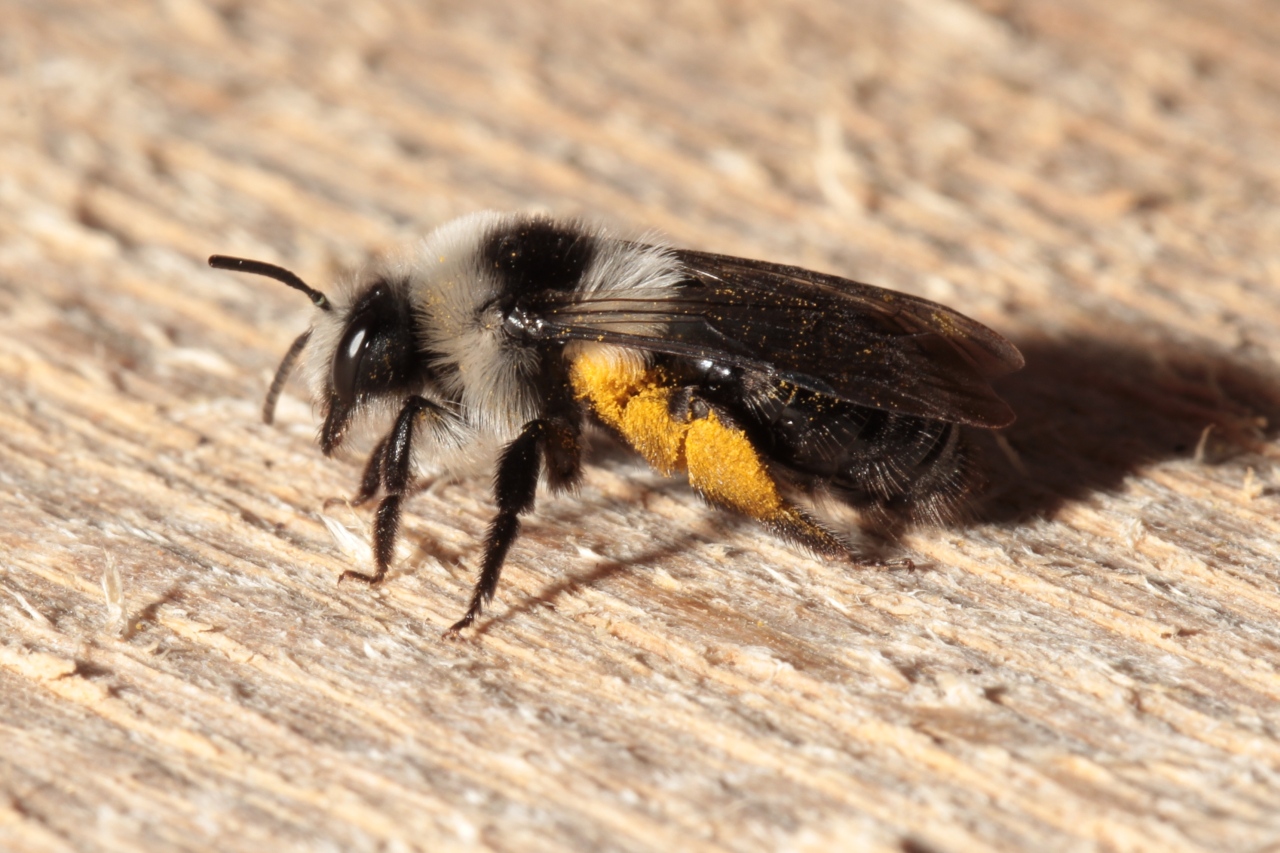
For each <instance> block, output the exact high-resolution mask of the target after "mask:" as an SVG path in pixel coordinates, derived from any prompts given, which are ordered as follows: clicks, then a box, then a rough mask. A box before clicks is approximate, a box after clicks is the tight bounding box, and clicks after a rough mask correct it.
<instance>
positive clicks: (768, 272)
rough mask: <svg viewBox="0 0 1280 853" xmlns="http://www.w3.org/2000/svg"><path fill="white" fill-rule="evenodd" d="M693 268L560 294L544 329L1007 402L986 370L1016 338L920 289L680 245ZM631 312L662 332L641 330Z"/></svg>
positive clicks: (971, 402) (994, 422) (969, 417)
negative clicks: (632, 294)
mask: <svg viewBox="0 0 1280 853" xmlns="http://www.w3.org/2000/svg"><path fill="white" fill-rule="evenodd" d="M674 254H675V256H676V257H677V258H678V259H679V260H680V262H681V263H682V264H683V265H684V266H685V268H686V270H687V274H688V279H687V280H686V281H685V282H684V283H683V284H682V285H681V287H680V289H679V290H678V291H676V292H675V293H674V294H673V295H672V296H670V297H668V298H664V299H662V300H625V299H619V298H616V297H609V298H601V299H586V300H583V299H581V298H578V299H574V300H569V299H564V300H563V301H561V302H558V303H547V304H544V305H541V306H539V307H538V308H537V312H538V315H539V320H540V327H541V329H542V333H543V334H545V335H546V336H548V337H557V338H561V339H579V340H596V341H602V342H608V343H619V344H624V345H628V346H635V347H639V348H641V349H647V350H650V351H653V352H665V353H671V354H674V355H684V356H689V357H693V358H707V359H712V360H715V361H718V362H721V363H724V364H730V365H736V366H740V367H745V368H748V369H752V370H760V371H764V372H766V373H769V374H772V375H775V376H776V377H777V378H779V379H782V380H784V381H788V382H792V383H794V384H796V385H799V386H801V387H803V388H808V389H810V390H813V391H817V392H819V393H823V394H829V395H831V396H835V397H839V398H841V399H844V400H847V401H849V402H851V403H855V404H858V405H862V406H869V407H872V408H877V409H883V410H886V411H891V412H898V413H902V414H909V415H916V416H919V417H926V418H935V419H937V420H944V421H954V422H957V423H965V424H972V425H974V426H982V427H1001V426H1006V425H1007V424H1009V423H1011V422H1012V421H1013V417H1014V416H1013V412H1012V410H1010V409H1009V407H1008V405H1006V404H1005V403H1004V401H1003V400H1001V399H1000V398H999V397H997V396H996V395H995V392H994V391H992V390H991V387H990V385H989V380H990V379H992V378H994V377H997V376H1001V375H1003V374H1005V373H1009V372H1011V371H1014V370H1017V369H1018V368H1020V367H1021V366H1022V363H1023V362H1022V355H1021V354H1020V353H1019V352H1018V350H1017V349H1016V348H1015V347H1014V346H1013V345H1012V344H1010V343H1009V342H1008V341H1006V340H1005V339H1004V338H1002V337H1001V336H1000V335H998V334H996V333H995V332H993V331H992V330H990V329H988V328H987V327H986V326H983V325H982V324H981V323H978V322H977V321H975V320H971V319H969V318H968V317H965V316H964V315H962V314H959V313H957V312H955V311H952V310H951V309H950V308H946V307H944V306H942V305H938V304H937V303H934V302H930V301H928V300H926V299H919V298H917V297H914V296H909V295H907V294H903V293H897V292H894V291H890V290H885V289H883V288H879V287H873V286H871V285H867V284H859V283H857V282H853V281H849V280H847V279H843V278H839V277H837V276H830V275H822V274H820V273H815V272H812V271H809V270H805V269H800V268H798V267H789V266H782V265H779V264H769V263H765V262H761V261H752V260H747V259H743V258H734V257H729V256H725V255H713V254H707V253H703V252H691V251H681V250H677V251H675V252H674ZM638 324H652V325H653V326H654V327H657V328H661V329H662V331H661V332H660V333H654V334H636V333H635V331H634V329H635V328H636V327H637V325H638Z"/></svg>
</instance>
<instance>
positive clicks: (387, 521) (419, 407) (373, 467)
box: [338, 397, 453, 586]
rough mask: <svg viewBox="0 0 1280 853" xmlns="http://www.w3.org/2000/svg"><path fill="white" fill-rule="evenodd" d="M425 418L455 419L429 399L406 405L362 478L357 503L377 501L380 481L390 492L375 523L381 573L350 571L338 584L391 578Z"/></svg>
mask: <svg viewBox="0 0 1280 853" xmlns="http://www.w3.org/2000/svg"><path fill="white" fill-rule="evenodd" d="M423 415H427V416H429V417H433V418H447V417H453V415H452V414H451V413H450V412H449V410H447V409H445V408H443V407H441V406H440V405H438V404H436V403H433V402H431V401H430V400H428V399H427V398H426V397H410V398H409V399H408V400H406V401H405V404H404V407H403V408H401V409H400V415H399V416H398V417H397V418H396V424H395V426H394V427H393V428H392V429H391V432H390V433H388V434H387V436H386V438H384V439H382V441H380V442H378V446H377V447H376V448H374V451H373V455H372V456H370V458H369V464H368V466H367V467H366V468H365V472H364V476H363V477H362V478H361V479H362V482H361V484H360V493H359V494H358V495H357V496H356V502H357V503H363V502H364V501H366V500H368V499H369V498H371V497H373V496H374V494H376V493H377V491H378V485H379V481H381V484H382V486H383V487H384V488H385V489H386V491H387V495H386V497H384V498H383V499H382V503H381V504H379V505H378V513H377V516H376V519H375V521H374V523H373V557H374V560H375V561H376V564H377V567H378V569H377V571H376V572H374V573H373V574H371V575H367V574H365V573H364V572H357V571H353V570H351V569H348V570H347V571H345V572H343V573H342V575H341V577H339V578H338V583H342V582H343V581H344V580H358V581H364V582H365V583H367V584H369V585H370V586H374V585H377V584H379V583H381V582H382V579H383V578H385V577H386V576H387V567H388V566H389V565H391V557H392V555H394V554H395V550H396V534H397V533H398V532H399V530H400V505H401V503H402V502H403V501H404V498H405V493H406V492H407V491H408V490H409V485H410V480H411V479H412V477H413V437H414V432H415V428H416V426H417V424H418V420H419V418H420V417H422V416H423Z"/></svg>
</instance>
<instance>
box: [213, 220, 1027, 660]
mask: <svg viewBox="0 0 1280 853" xmlns="http://www.w3.org/2000/svg"><path fill="white" fill-rule="evenodd" d="M209 264H210V265H211V266H213V267H216V268H219V269H226V270H237V271H240V272H248V273H256V274H258V275H264V276H267V277H270V278H274V279H276V280H278V281H281V282H283V283H285V284H287V285H289V286H291V287H294V288H296V289H298V290H300V291H302V292H303V293H305V294H307V295H308V296H309V297H310V298H311V301H312V302H313V303H314V304H315V306H316V314H315V320H314V324H313V325H312V327H311V328H310V329H309V330H307V331H306V332H304V333H303V334H302V335H301V336H300V337H299V338H298V339H297V340H296V341H294V343H293V346H291V347H290V348H289V351H288V352H287V353H286V354H285V357H284V360H283V362H281V364H280V368H279V370H278V371H277V372H276V376H275V380H274V381H273V382H272V383H271V389H270V391H269V392H268V395H267V400H266V405H265V406H264V410H263V414H264V418H265V420H266V421H267V422H268V423H269V422H270V421H271V419H272V416H273V412H274V409H275V404H276V400H277V398H278V397H279V395H280V391H281V388H282V387H283V385H284V383H285V381H286V379H287V378H288V376H289V374H290V372H291V371H292V369H293V367H294V365H295V362H297V361H298V359H299V358H300V357H301V356H303V355H304V354H305V355H306V359H305V367H304V370H305V374H306V377H307V380H308V382H309V385H310V387H311V392H312V394H313V395H314V398H315V400H316V401H317V403H318V404H319V407H320V410H321V411H322V412H323V415H324V424H323V426H322V427H321V429H320V448H321V450H322V451H323V452H324V453H325V455H329V454H332V453H333V451H334V450H335V449H336V448H338V447H339V446H340V445H341V444H342V443H343V442H344V441H345V440H348V439H349V438H350V437H352V436H353V435H356V434H363V435H364V436H366V437H369V438H371V439H373V440H375V441H376V444H375V445H374V449H373V452H372V455H371V456H370V457H369V462H368V465H367V467H366V468H365V471H364V476H363V478H362V479H361V483H360V489H359V492H358V494H357V495H356V497H355V499H354V500H355V503H357V504H359V503H364V502H367V501H369V500H371V499H372V498H374V497H376V496H378V495H379V494H382V495H383V497H382V500H381V503H380V504H379V506H378V509H377V515H376V520H375V522H374V527H373V554H374V559H375V562H376V566H375V571H374V572H373V573H372V574H365V573H362V572H358V571H350V570H349V571H346V572H344V573H343V575H342V579H355V580H361V581H365V582H367V583H369V584H377V583H380V582H381V581H382V579H383V578H384V577H385V576H386V573H387V568H388V565H389V563H390V562H391V558H392V555H393V553H394V550H395V541H396V535H397V530H398V529H399V526H400V517H401V511H402V505H403V502H404V500H405V497H406V495H407V494H409V492H410V490H411V487H412V485H413V483H414V481H415V479H416V478H417V477H419V476H420V475H422V474H425V473H431V472H440V473H444V474H451V475H455V476H460V475H466V474H468V473H471V472H474V471H475V470H476V468H477V466H478V465H484V464H485V463H489V464H493V462H494V460H496V470H495V473H494V494H495V499H496V503H497V515H496V517H495V518H494V520H493V523H492V525H491V526H490V528H489V531H488V535H487V536H486V538H485V543H484V557H483V560H482V563H481V567H480V577H479V579H478V580H477V582H476V585H475V590H474V592H473V594H472V596H471V603H470V606H469V607H468V608H467V611H466V614H465V615H464V616H463V617H462V619H460V620H459V621H458V622H457V623H456V624H455V625H453V626H452V627H451V628H450V629H449V630H448V632H446V633H447V634H448V635H456V634H457V632H458V631H459V630H461V629H463V628H465V627H467V626H469V625H470V624H471V623H472V622H473V621H475V619H476V617H477V616H479V615H480V613H481V610H482V609H483V607H484V605H485V604H486V603H488V602H489V601H490V600H491V599H492V598H493V594H494V591H495V589H496V588H497V585H498V577H499V575H500V573H501V571H502V565H503V561H504V560H505V558H506V556H507V551H508V550H509V549H510V547H511V544H512V542H513V541H514V540H515V538H516V535H517V533H518V531H519V529H520V516H521V515H522V514H524V513H526V512H528V511H529V510H531V509H532V508H533V505H534V496H535V493H536V490H537V486H538V483H539V480H540V479H545V482H546V484H547V485H548V486H549V487H550V489H551V491H552V492H561V491H564V490H566V489H568V488H571V487H573V486H574V485H575V484H576V483H577V482H578V480H579V478H580V476H581V470H582V463H581V451H580V445H581V438H582V433H583V429H584V426H585V425H586V424H587V423H588V422H591V421H594V422H596V423H599V424H603V425H604V426H605V427H607V428H609V429H611V430H612V431H614V432H615V433H616V434H617V435H619V436H620V437H621V438H622V439H623V440H624V441H625V442H626V443H627V444H629V445H630V446H631V447H633V448H634V449H635V450H636V451H637V452H638V453H639V454H640V455H641V456H642V457H643V458H644V459H645V460H646V461H647V462H648V463H649V465H651V466H652V467H653V468H655V469H656V470H658V471H660V472H662V473H663V474H666V475H671V474H676V473H681V472H682V473H683V474H684V475H685V476H687V477H688V480H689V483H690V485H691V486H692V487H693V488H694V490H695V491H696V492H697V493H698V494H700V495H701V496H702V497H703V498H705V499H706V500H707V501H708V502H710V503H711V504H713V505H715V506H718V507H723V508H726V509H729V510H733V511H736V512H739V513H742V514H745V515H747V516H750V517H751V518H754V519H756V520H758V521H759V522H760V523H762V524H763V525H764V526H765V527H767V528H768V529H770V530H771V531H773V532H774V533H776V534H777V535H779V536H781V537H783V538H784V539H787V540H790V541H791V542H793V543H796V544H798V545H800V546H802V547H803V548H805V549H807V550H810V551H812V552H816V553H818V554H823V555H841V554H844V555H849V554H850V551H849V548H848V546H847V545H846V544H845V542H843V541H842V540H841V539H840V538H839V537H838V536H836V535H835V534H834V533H833V532H832V531H831V530H830V529H829V528H828V527H827V526H825V525H823V524H822V523H820V522H819V521H817V520H816V519H815V518H814V517H813V516H812V515H811V514H810V513H809V512H807V511H806V510H804V509H802V508H801V507H799V506H797V505H796V504H795V503H794V502H793V501H792V500H791V498H792V497H794V496H796V495H816V496H824V495H825V496H832V497H834V498H836V499H838V500H840V501H843V502H844V503H847V504H849V505H851V506H854V507H856V508H860V509H862V510H864V511H870V512H871V513H872V514H882V515H890V516H903V517H906V518H908V519H911V518H925V519H931V520H938V519H943V518H946V517H947V516H948V515H950V513H951V512H952V510H953V508H954V507H955V506H956V505H957V504H958V503H959V502H960V501H961V499H962V498H963V497H964V495H965V493H966V492H968V491H969V490H970V488H971V483H972V479H973V477H972V474H971V469H972V467H973V465H972V463H971V461H970V454H969V452H968V451H967V449H966V448H967V445H966V442H965V440H964V435H963V430H962V428H963V427H982V428H986V429H994V428H998V427H1003V426H1006V425H1008V424H1010V423H1012V421H1013V419H1014V415H1013V412H1012V411H1011V410H1010V408H1009V407H1008V405H1006V404H1005V403H1004V402H1003V401H1002V400H1001V399H1000V398H999V397H997V396H996V394H995V393H994V392H993V391H992V389H991V386H990V380H991V379H993V378H995V377H998V376H1001V375H1003V374H1006V373H1009V372H1012V371H1014V370H1017V369H1018V368H1020V367H1021V366H1022V364H1023V361H1022V356H1021V354H1020V353H1019V352H1018V350H1017V349H1016V348H1015V347H1014V346H1013V345H1012V344H1011V343H1009V342H1008V341H1007V340H1005V339H1004V338H1003V337H1001V336H1000V335H998V334H996V333H995V332H993V331H992V330H990V329H988V328H987V327H985V326H983V325H981V324H980V323H977V322H976V321H974V320H971V319H969V318H967V317H965V316H963V315H961V314H958V313H957V312H955V311H953V310H951V309H950V308H946V307H943V306H942V305H938V304H936V303H933V302H929V301H927V300H924V299H920V298H918V297H914V296H909V295H906V294H902V293H896V292H893V291H890V290H884V289H881V288H878V287H872V286H870V285H866V284H859V283H856V282H853V281H848V280H846V279H843V278H838V277H836V276H831V275H823V274H821V273H815V272H810V271H808V270H804V269H799V268H797V267H789V266H781V265H778V264H771V263H765V262H763V261H752V260H745V259H742V258H734V257H727V256H724V255H713V254H707V253H704V252H694V251H688V250H683V249H671V248H665V247H661V246H653V245H647V244H643V243H638V242H629V241H626V240H620V239H617V238H615V237H611V236H609V235H608V234H606V233H605V232H604V231H602V230H601V229H598V228H594V227H591V226H587V225H583V224H582V223H579V222H572V221H570V222H565V221H558V220H553V219H549V218H545V217H541V216H531V215H519V214H496V213H484V214H478V215H474V216H469V217H465V218H462V219H458V220H455V221H453V222H450V223H448V224H446V225H444V226H442V227H440V228H438V229H437V230H436V231H434V232H432V233H431V234H430V235H428V236H427V237H425V238H424V239H422V240H421V241H419V242H418V243H416V244H415V245H413V246H411V247H409V248H408V249H407V250H406V251H405V252H403V253H402V254H399V255H396V256H392V257H389V258H386V259H384V260H383V261H381V262H379V263H378V264H377V265H375V266H373V267H372V268H371V269H369V270H367V271H366V272H365V273H363V274H362V275H361V276H360V277H359V278H357V279H355V280H353V281H351V282H349V283H348V285H347V286H345V287H343V288H342V290H341V291H340V292H339V294H338V295H337V296H335V297H334V298H332V299H330V298H329V297H328V296H326V295H324V294H323V293H321V292H319V291H317V290H315V289H313V288H311V287H309V286H308V285H307V284H306V283H304V282H303V281H302V280H301V279H300V278H298V277H297V276H296V275H294V274H293V273H291V272H289V271H288V270H285V269H282V268H280V267H277V266H274V265H271V264H266V263H262V262H260V261H249V260H244V259H239V258H230V257H226V256H222V255H215V256H213V257H211V258H210V259H209Z"/></svg>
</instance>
